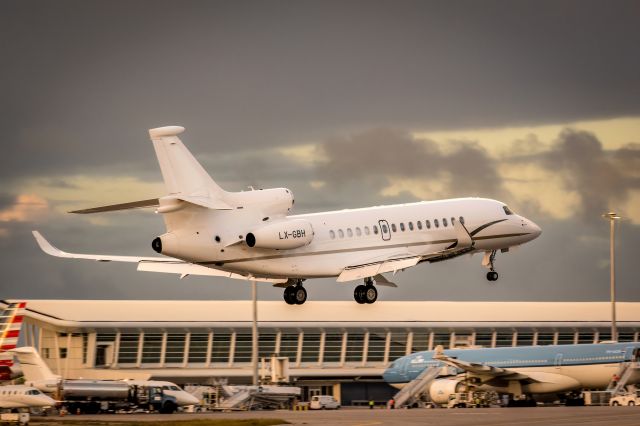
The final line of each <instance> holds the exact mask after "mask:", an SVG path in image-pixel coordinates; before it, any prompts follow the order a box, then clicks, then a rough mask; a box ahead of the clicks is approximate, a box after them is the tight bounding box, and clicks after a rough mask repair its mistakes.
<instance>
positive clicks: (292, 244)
mask: <svg viewBox="0 0 640 426" xmlns="http://www.w3.org/2000/svg"><path fill="white" fill-rule="evenodd" d="M312 240H313V227H312V226H311V223H310V222H308V221H306V220H304V219H292V220H282V221H277V222H273V223H269V224H267V225H262V226H260V227H258V228H256V229H253V230H252V231H251V232H249V233H248V234H247V236H246V237H245V242H246V243H247V245H248V246H249V247H255V248H268V249H294V248H298V247H303V246H306V245H308V244H310V243H311V241H312Z"/></svg>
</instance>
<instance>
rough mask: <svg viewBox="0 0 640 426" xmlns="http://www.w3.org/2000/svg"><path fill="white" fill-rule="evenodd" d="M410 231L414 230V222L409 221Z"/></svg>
mask: <svg viewBox="0 0 640 426" xmlns="http://www.w3.org/2000/svg"><path fill="white" fill-rule="evenodd" d="M409 231H413V222H409Z"/></svg>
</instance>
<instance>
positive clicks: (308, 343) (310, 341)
mask: <svg viewBox="0 0 640 426" xmlns="http://www.w3.org/2000/svg"><path fill="white" fill-rule="evenodd" d="M320 338H321V334H320V333H308V332H305V333H304V336H303V338H302V355H301V361H302V362H318V357H319V355H320Z"/></svg>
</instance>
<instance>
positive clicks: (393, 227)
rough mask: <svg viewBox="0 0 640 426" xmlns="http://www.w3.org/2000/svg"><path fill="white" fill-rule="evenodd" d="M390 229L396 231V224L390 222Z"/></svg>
mask: <svg viewBox="0 0 640 426" xmlns="http://www.w3.org/2000/svg"><path fill="white" fill-rule="evenodd" d="M383 226H384V225H383ZM391 230H392V231H393V232H398V230H397V229H396V224H395V223H392V224H391Z"/></svg>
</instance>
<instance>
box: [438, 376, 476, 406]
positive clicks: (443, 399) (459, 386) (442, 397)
mask: <svg viewBox="0 0 640 426" xmlns="http://www.w3.org/2000/svg"><path fill="white" fill-rule="evenodd" d="M466 390H467V385H465V384H464V383H463V382H462V380H458V379H438V380H434V381H433V383H431V386H430V387H429V396H430V397H431V400H432V401H433V402H434V403H436V404H446V403H447V401H449V395H451V394H452V393H457V392H464V391H466Z"/></svg>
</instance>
